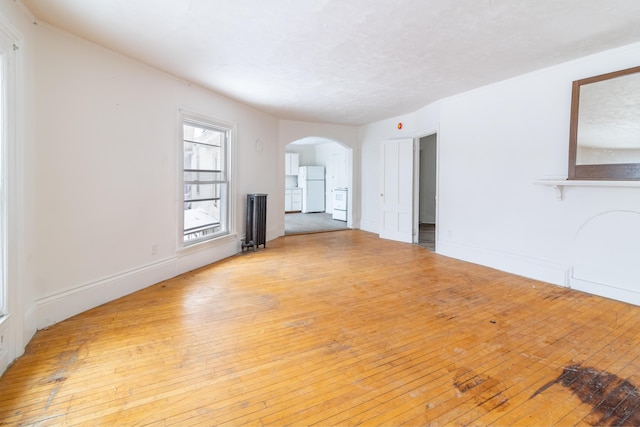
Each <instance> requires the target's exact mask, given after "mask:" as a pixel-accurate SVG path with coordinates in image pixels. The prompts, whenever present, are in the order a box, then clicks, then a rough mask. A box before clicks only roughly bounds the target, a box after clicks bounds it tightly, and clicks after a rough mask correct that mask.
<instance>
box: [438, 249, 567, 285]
mask: <svg viewBox="0 0 640 427" xmlns="http://www.w3.org/2000/svg"><path fill="white" fill-rule="evenodd" d="M436 248H437V253H438V254H440V255H445V256H449V257H452V258H456V259H460V260H463V261H468V262H472V263H474V264H480V265H483V266H485V267H490V268H495V269H497V270H501V271H504V272H507V273H511V274H517V275H519V276H523V277H527V278H530V279H534V280H539V281H541V282H546V283H551V284H553V285H558V286H563V287H568V286H569V272H570V267H569V266H568V265H563V264H557V263H553V262H549V261H546V260H541V259H537V258H532V257H528V256H523V255H519V254H513V253H508V252H502V251H496V250H491V249H487V248H481V247H477V246H469V245H461V244H459V243H455V242H451V241H446V240H441V239H440V240H438V241H437V243H436Z"/></svg>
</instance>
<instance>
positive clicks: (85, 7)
mask: <svg viewBox="0 0 640 427" xmlns="http://www.w3.org/2000/svg"><path fill="white" fill-rule="evenodd" d="M16 1H20V0H16ZM22 2H23V3H24V5H26V6H27V8H28V9H29V10H30V11H31V12H32V13H33V15H34V16H35V17H36V18H37V20H38V21H41V22H47V23H49V24H51V25H54V26H56V27H59V28H62V29H64V30H66V31H69V32H71V33H74V34H77V35H79V36H81V37H83V38H85V39H88V40H91V41H93V42H95V43H98V44H100V45H103V46H106V47H108V48H111V49H113V50H115V51H118V52H121V53H123V54H125V55H127V56H130V57H133V58H136V59H138V60H140V61H142V62H144V63H147V64H149V65H152V66H154V67H156V68H159V69H161V70H165V71H167V72H169V73H171V74H174V75H176V76H179V77H182V78H184V79H186V80H189V81H192V82H195V83H198V84H200V85H202V86H204V87H206V88H209V89H211V90H214V91H216V92H218V93H221V94H223V95H225V96H228V97H230V98H232V99H236V100H239V101H241V102H243V103H246V104H249V105H252V106H254V107H256V108H258V109H261V110H263V111H266V112H268V113H271V114H273V115H275V116H276V117H279V118H283V119H291V120H304V121H314V122H327V123H344V124H365V123H371V122H374V121H377V120H381V119H385V118H389V117H393V116H396V115H400V114H405V113H409V112H412V111H415V110H417V109H419V108H420V107H423V106H425V105H428V104H429V103H431V102H433V101H436V100H438V99H441V98H443V97H446V96H450V95H453V94H456V93H460V92H463V91H466V90H469V89H473V88H475V87H478V86H482V85H485V84H489V83H492V82H496V81H499V80H503V79H505V78H509V77H512V76H516V75H519V74H523V73H526V72H530V71H533V70H536V69H540V68H544V67H547V66H550V65H554V64H558V63H561V62H565V61H567V60H571V59H575V58H579V57H581V56H585V55H588V54H592V53H596V52H599V51H603V50H607V49H610V48H614V47H618V46H622V45H625V44H629V43H634V42H637V41H640V1H639V0H606V1H603V0H22Z"/></svg>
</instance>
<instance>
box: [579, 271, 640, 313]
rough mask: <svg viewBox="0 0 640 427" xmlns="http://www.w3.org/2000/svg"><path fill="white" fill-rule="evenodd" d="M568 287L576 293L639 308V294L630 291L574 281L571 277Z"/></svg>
mask: <svg viewBox="0 0 640 427" xmlns="http://www.w3.org/2000/svg"><path fill="white" fill-rule="evenodd" d="M569 286H570V287H571V289H575V290H577V291H581V292H586V293H589V294H593V295H598V296H601V297H605V298H610V299H614V300H616V301H623V302H626V303H629V304H633V305H639V306H640V292H636V291H632V290H630V289H622V288H616V287H613V286H609V285H605V284H603V283H595V282H589V281H588V280H582V279H576V278H575V277H571V279H570V282H569Z"/></svg>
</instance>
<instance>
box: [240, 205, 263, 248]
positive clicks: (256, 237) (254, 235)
mask: <svg viewBox="0 0 640 427" xmlns="http://www.w3.org/2000/svg"><path fill="white" fill-rule="evenodd" d="M260 245H262V246H263V247H265V248H266V247H267V195H266V194H247V225H246V228H245V237H244V241H243V242H242V250H243V251H244V250H245V249H247V248H251V247H252V248H253V250H254V251H255V250H256V249H257V248H258V246H260Z"/></svg>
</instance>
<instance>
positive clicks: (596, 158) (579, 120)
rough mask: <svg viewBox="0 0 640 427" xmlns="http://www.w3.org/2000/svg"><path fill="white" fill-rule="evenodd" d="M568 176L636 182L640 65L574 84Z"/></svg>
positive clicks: (639, 162) (639, 170)
mask: <svg viewBox="0 0 640 427" xmlns="http://www.w3.org/2000/svg"><path fill="white" fill-rule="evenodd" d="M568 178H569V179H586V180H640V67H634V68H629V69H626V70H621V71H616V72H613V73H608V74H602V75H600V76H595V77H590V78H587V79H582V80H576V81H574V82H573V92H572V99H571V128H570V136H569V177H568Z"/></svg>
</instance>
